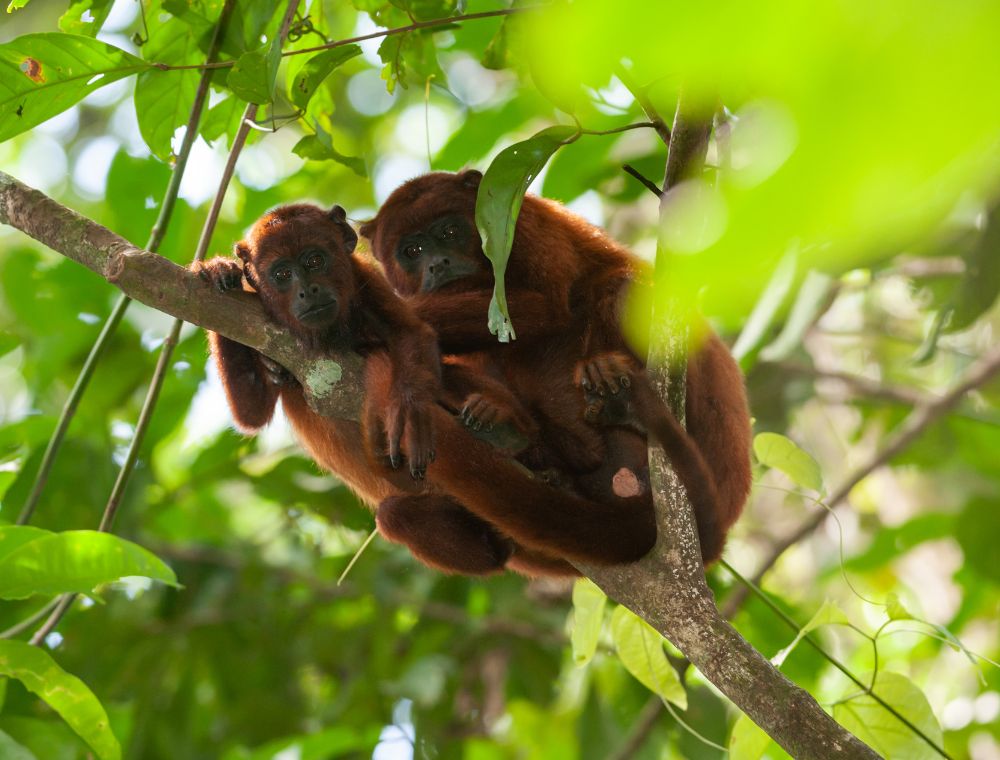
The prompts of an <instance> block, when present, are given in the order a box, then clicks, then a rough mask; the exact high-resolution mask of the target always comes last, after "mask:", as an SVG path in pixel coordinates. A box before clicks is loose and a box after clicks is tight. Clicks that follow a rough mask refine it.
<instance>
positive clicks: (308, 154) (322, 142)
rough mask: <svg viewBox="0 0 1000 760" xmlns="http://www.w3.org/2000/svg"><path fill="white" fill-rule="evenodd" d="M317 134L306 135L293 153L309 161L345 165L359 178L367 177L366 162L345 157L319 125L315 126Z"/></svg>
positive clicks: (296, 145) (293, 149)
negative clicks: (334, 162)
mask: <svg viewBox="0 0 1000 760" xmlns="http://www.w3.org/2000/svg"><path fill="white" fill-rule="evenodd" d="M313 126H314V127H315V128H316V134H314V135H306V136H305V137H303V138H302V139H301V140H299V141H298V142H297V143H296V144H295V147H293V148H292V153H294V154H295V155H296V156H300V157H302V158H304V159H306V160H309V161H336V162H337V163H339V164H343V165H344V166H346V167H347V168H348V169H350V170H351V171H353V172H354V173H355V174H357V175H358V176H359V177H365V176H367V171H366V170H365V162H364V161H363V160H362V159H360V158H355V157H353V156H345V155H343V154H342V153H340V152H338V151H337V149H336V148H334V147H333V138H332V137H331V136H330V135H329V134H327V132H326V130H324V129H323V128H322V127H321V126H320V125H319V124H314V125H313Z"/></svg>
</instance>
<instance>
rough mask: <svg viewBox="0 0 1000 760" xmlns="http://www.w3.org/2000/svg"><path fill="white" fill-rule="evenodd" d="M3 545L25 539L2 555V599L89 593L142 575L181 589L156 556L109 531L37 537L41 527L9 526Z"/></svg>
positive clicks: (0, 587) (0, 563) (66, 532)
mask: <svg viewBox="0 0 1000 760" xmlns="http://www.w3.org/2000/svg"><path fill="white" fill-rule="evenodd" d="M3 531H4V532H3V534H2V538H0V546H2V545H3V544H7V543H9V542H16V541H19V540H21V538H22V536H28V537H29V540H23V541H21V543H20V545H18V546H15V547H14V548H13V549H12V550H11V551H8V552H6V553H2V554H0V598H2V599H24V598H26V597H29V596H32V595H33V594H48V595H51V594H61V593H67V592H78V593H90V592H91V591H93V589H94V587H95V586H98V585H100V584H102V583H110V582H112V581H116V580H118V579H119V578H125V577H127V576H133V575H139V576H143V577H146V578H152V579H153V580H157V581H162V582H163V583H166V584H168V585H171V586H176V585H177V577H176V576H175V575H174V572H173V570H171V569H170V568H169V567H167V566H166V565H165V564H164V563H163V562H162V561H161V560H160V559H158V558H157V557H156V556H155V555H154V554H152V553H151V552H148V551H147V550H145V549H143V548H142V547H141V546H138V545H136V544H133V543H132V542H130V541H126V540H124V539H122V538H118V536H113V535H110V534H108V533H99V532H97V531H92V530H73V531H65V532H63V533H46V534H45V535H38V533H39V532H41V533H45V531H38V529H37V528H30V527H7V528H4V529H3Z"/></svg>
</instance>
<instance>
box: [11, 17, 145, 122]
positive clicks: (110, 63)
mask: <svg viewBox="0 0 1000 760" xmlns="http://www.w3.org/2000/svg"><path fill="white" fill-rule="evenodd" d="M148 68H149V64H147V63H146V62H145V61H142V60H140V59H139V58H136V57H135V56H134V55H130V54H129V53H126V52H125V51H124V50H120V49H119V48H116V47H114V46H113V45H109V44H107V43H106V42H99V41H98V40H92V39H90V38H89V37H82V36H78V35H74V34H58V33H42V34H26V35H24V36H23V37H18V38H17V39H15V40H12V41H10V42H8V43H7V44H5V45H0V141H3V140H7V139H9V138H11V137H13V136H14V135H16V134H20V133H21V132H24V131H26V130H28V129H31V128H32V127H33V126H35V125H36V124H41V123H42V122H43V121H45V120H46V119H50V118H52V117H53V116H55V115H56V114H59V113H62V112H63V111H65V110H66V109H67V108H69V107H70V106H72V105H73V104H74V103H76V102H78V101H80V100H82V99H83V98H85V97H86V96H87V95H89V94H90V93H92V92H93V91H94V90H97V89H99V88H101V87H103V86H104V85H106V84H111V83H112V82H115V81H117V80H119V79H122V78H123V77H127V76H129V75H131V74H135V73H137V72H140V71H145V70H147V69H148Z"/></svg>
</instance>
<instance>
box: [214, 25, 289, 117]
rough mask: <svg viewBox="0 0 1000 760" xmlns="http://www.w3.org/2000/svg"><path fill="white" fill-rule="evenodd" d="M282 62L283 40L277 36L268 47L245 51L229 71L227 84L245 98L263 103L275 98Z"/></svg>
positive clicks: (251, 101) (259, 103) (252, 101)
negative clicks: (279, 65) (275, 88)
mask: <svg viewBox="0 0 1000 760" xmlns="http://www.w3.org/2000/svg"><path fill="white" fill-rule="evenodd" d="M280 63H281V40H280V39H279V38H278V37H275V38H274V39H273V40H272V41H271V43H270V45H268V46H267V49H266V50H265V49H264V48H260V49H259V50H251V51H250V52H249V53H244V54H243V55H241V56H240V58H239V60H238V61H236V65H235V66H233V68H232V69H231V70H230V71H229V76H228V77H227V78H226V84H227V85H228V86H229V89H231V90H232V91H233V92H235V93H236V94H237V95H239V96H240V97H241V98H243V100H246V101H249V102H250V103H257V104H258V105H263V104H264V103H270V102H271V101H272V100H274V81H275V79H277V77H278V64H280Z"/></svg>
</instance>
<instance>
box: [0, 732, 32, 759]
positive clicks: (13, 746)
mask: <svg viewBox="0 0 1000 760" xmlns="http://www.w3.org/2000/svg"><path fill="white" fill-rule="evenodd" d="M0 757H2V758H3V759H4V760H37V758H36V757H35V756H34V755H33V754H32V753H31V752H29V751H28V749H27V748H26V747H24V746H23V745H21V744H18V743H17V742H16V741H14V740H13V739H11V738H10V735H9V734H6V733H4V732H3V731H0Z"/></svg>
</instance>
